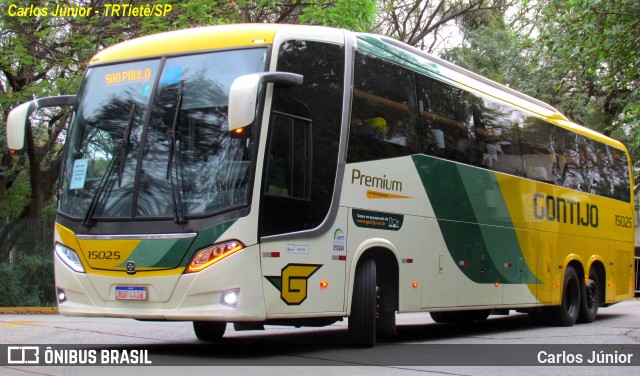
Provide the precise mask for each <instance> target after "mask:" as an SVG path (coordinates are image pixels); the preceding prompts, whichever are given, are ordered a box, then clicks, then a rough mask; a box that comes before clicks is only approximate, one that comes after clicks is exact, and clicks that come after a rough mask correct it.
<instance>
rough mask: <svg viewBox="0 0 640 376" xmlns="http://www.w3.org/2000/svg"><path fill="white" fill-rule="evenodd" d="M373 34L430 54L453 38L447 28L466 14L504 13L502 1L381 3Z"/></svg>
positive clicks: (408, 0)
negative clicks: (488, 11) (378, 34)
mask: <svg viewBox="0 0 640 376" xmlns="http://www.w3.org/2000/svg"><path fill="white" fill-rule="evenodd" d="M380 3H381V4H380V12H379V16H378V25H377V27H376V30H377V31H378V32H379V33H381V34H385V35H388V36H390V37H393V38H396V39H398V40H401V41H403V42H405V43H407V44H409V45H412V46H416V47H418V48H420V49H422V50H425V51H427V52H434V50H435V49H436V47H437V46H438V43H439V42H441V40H442V39H443V38H447V37H449V36H451V34H452V33H453V34H454V35H455V34H456V33H455V30H452V29H450V28H449V29H447V26H448V25H451V24H453V23H454V22H455V21H456V20H458V19H460V18H462V17H463V16H464V15H466V14H470V13H475V12H483V11H486V10H492V9H505V8H507V7H508V6H509V3H507V2H505V1H503V0H381V2H380Z"/></svg>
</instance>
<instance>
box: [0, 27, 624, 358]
mask: <svg viewBox="0 0 640 376" xmlns="http://www.w3.org/2000/svg"><path fill="white" fill-rule="evenodd" d="M62 105H70V106H72V113H73V116H72V120H71V122H70V126H69V131H68V135H67V136H66V147H65V151H64V160H63V163H62V165H63V166H62V172H61V178H60V191H59V197H58V198H59V200H58V201H59V203H58V210H57V220H56V229H55V250H54V253H55V257H54V258H55V279H56V289H57V291H56V292H57V299H58V307H59V311H60V313H62V314H64V315H69V316H103V317H128V318H135V319H141V320H188V321H193V326H194V330H195V334H196V335H197V337H198V338H200V339H203V340H218V339H220V338H221V337H222V336H223V335H224V332H225V328H226V326H227V323H234V324H235V327H236V329H238V330H240V329H260V328H263V325H265V324H275V325H294V326H305V325H308V326H322V325H329V324H332V323H334V322H336V321H338V320H342V318H343V317H348V336H349V338H350V340H351V341H352V342H353V343H354V344H357V345H364V346H370V345H373V344H374V343H375V341H376V335H380V334H392V333H394V332H395V327H396V325H395V319H396V313H403V312H430V314H431V316H432V318H433V319H434V320H435V321H436V322H465V321H466V322H471V321H477V320H484V319H486V318H487V317H488V315H489V314H491V313H504V312H508V311H509V310H517V311H519V312H525V313H529V314H530V315H531V316H532V317H534V318H536V319H537V320H539V321H541V322H545V323H552V324H556V325H564V326H569V325H573V324H574V323H575V322H576V321H580V322H590V321H593V320H594V319H595V318H596V315H597V312H598V308H599V307H602V306H607V305H610V304H613V303H616V302H619V301H621V300H624V299H628V298H631V297H632V295H633V287H632V284H633V275H634V273H633V269H634V266H633V256H634V255H633V229H634V224H633V199H632V197H633V196H632V193H631V192H632V188H631V185H630V176H631V173H630V158H629V156H628V153H627V151H626V149H625V147H624V146H623V145H622V144H621V143H620V142H617V141H614V140H612V139H610V138H608V137H605V136H603V135H601V134H598V133H596V132H594V131H591V130H589V129H586V128H583V127H581V126H579V125H576V124H574V123H572V122H571V121H569V120H568V119H567V118H566V117H565V116H563V115H562V114H561V113H559V112H558V111H557V110H556V109H554V108H553V107H551V106H549V105H547V104H545V103H543V102H541V101H538V100H536V99H533V98H531V97H529V96H526V95H524V94H522V93H519V92H517V91H515V90H513V89H510V88H508V87H505V86H502V85H499V84H497V83H495V82H493V81H490V80H488V79H486V78H483V77H481V76H478V75H476V74H474V73H471V72H469V71H467V70H464V69H462V68H459V67H457V66H455V65H453V64H451V63H448V62H446V61H444V60H441V59H439V58H436V57H433V56H430V55H428V54H426V53H424V52H422V51H419V50H417V49H414V48H412V47H410V46H407V45H405V44H403V43H401V42H398V41H396V40H393V39H390V38H386V37H381V36H376V35H371V34H363V33H354V32H349V31H345V30H338V29H333V28H325V27H316V26H294V25H269V24H261V25H257V24H252V25H231V26H214V27H203V28H197V29H190V30H181V31H173V32H167V33H162V34H157V35H151V36H147V37H142V38H137V39H133V40H130V41H126V42H123V43H120V44H117V45H115V46H112V47H110V48H107V49H105V50H103V51H101V52H99V53H98V54H97V55H95V56H94V57H93V58H92V59H91V61H90V62H89V64H88V68H87V71H86V73H85V76H84V80H83V82H82V85H81V87H80V90H79V92H78V94H77V96H58V97H49V98H43V99H39V100H34V101H32V102H29V103H25V104H22V105H20V106H19V107H17V108H16V109H14V110H13V111H12V112H11V114H10V115H9V118H8V121H7V127H8V129H7V133H8V136H7V138H8V144H9V148H10V149H11V150H13V151H14V152H18V151H19V150H20V149H22V148H23V147H24V146H23V145H24V140H25V129H26V128H25V124H27V122H28V117H29V115H30V114H31V113H32V112H33V111H34V110H36V109H37V108H42V107H48V106H62Z"/></svg>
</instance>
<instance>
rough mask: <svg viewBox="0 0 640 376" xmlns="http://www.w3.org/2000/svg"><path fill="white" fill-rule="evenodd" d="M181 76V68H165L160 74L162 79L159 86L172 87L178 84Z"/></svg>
mask: <svg viewBox="0 0 640 376" xmlns="http://www.w3.org/2000/svg"><path fill="white" fill-rule="evenodd" d="M181 75H182V67H181V66H176V67H167V68H166V69H165V70H164V72H163V73H162V79H161V80H160V85H173V84H177V83H178V82H180V76H181Z"/></svg>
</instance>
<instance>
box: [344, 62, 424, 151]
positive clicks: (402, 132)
mask: <svg viewBox="0 0 640 376" xmlns="http://www.w3.org/2000/svg"><path fill="white" fill-rule="evenodd" d="M353 85H354V91H353V105H352V109H351V130H350V133H349V150H348V154H347V161H348V162H360V161H367V160H374V159H382V158H392V157H397V156H402V155H408V154H410V153H414V152H417V151H418V135H417V130H416V126H415V119H414V116H413V115H412V114H413V112H414V111H413V108H414V105H413V102H414V97H415V91H414V88H413V73H412V72H410V71H408V70H406V69H403V68H400V67H399V66H397V65H395V64H391V63H388V62H384V61H382V60H380V59H376V58H373V57H370V56H368V55H365V54H362V53H357V54H356V62H355V72H354V84H353Z"/></svg>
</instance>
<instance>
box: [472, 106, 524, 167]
mask: <svg viewBox="0 0 640 376" xmlns="http://www.w3.org/2000/svg"><path fill="white" fill-rule="evenodd" d="M522 121H523V118H522V116H521V114H520V113H519V112H518V111H516V110H513V109H511V108H509V107H507V106H505V105H503V104H501V103H496V102H493V101H491V100H488V99H484V98H482V99H480V100H478V101H476V106H474V124H475V127H476V137H477V140H478V160H479V161H480V164H481V165H482V166H483V167H486V168H489V169H491V170H494V171H500V172H504V173H507V174H512V175H518V176H522V175H523V168H522V155H521V150H520V136H519V128H520V124H521V122H522Z"/></svg>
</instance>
